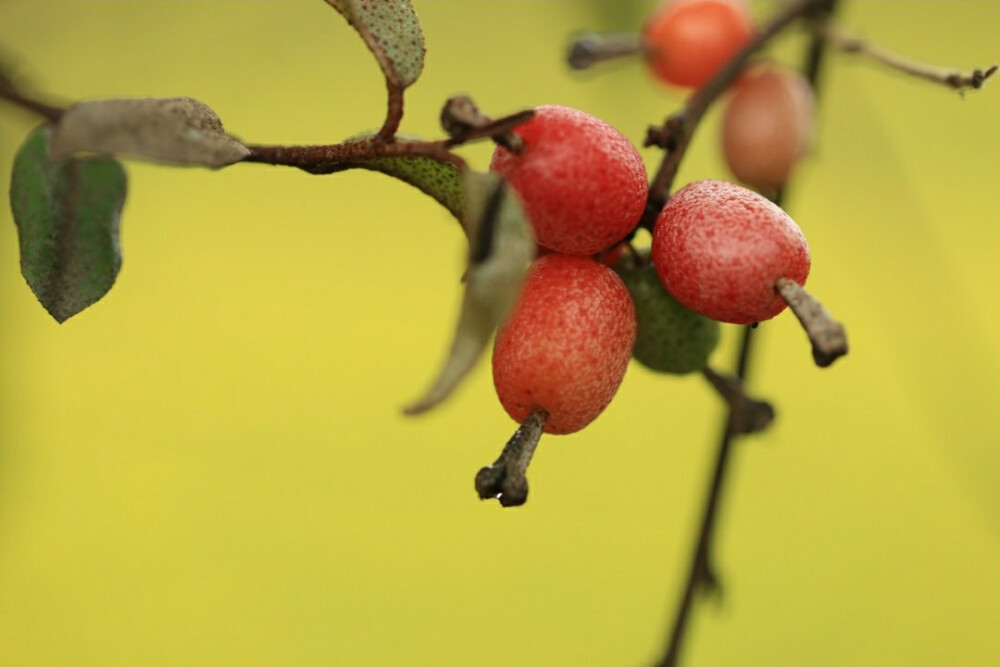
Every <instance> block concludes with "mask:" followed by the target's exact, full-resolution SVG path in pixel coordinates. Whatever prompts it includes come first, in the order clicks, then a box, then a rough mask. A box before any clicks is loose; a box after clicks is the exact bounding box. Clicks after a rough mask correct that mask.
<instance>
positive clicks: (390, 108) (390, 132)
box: [378, 79, 406, 142]
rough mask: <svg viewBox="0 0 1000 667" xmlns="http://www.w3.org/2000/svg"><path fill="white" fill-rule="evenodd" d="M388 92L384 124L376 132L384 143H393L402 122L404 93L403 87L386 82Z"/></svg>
mask: <svg viewBox="0 0 1000 667" xmlns="http://www.w3.org/2000/svg"><path fill="white" fill-rule="evenodd" d="M386 87H387V90H388V93H389V94H388V100H387V104H386V113H385V122H384V123H382V129H380V130H379V131H378V138H379V139H381V140H382V141H385V142H390V141H393V140H394V139H395V138H396V131H397V130H398V129H399V124H400V122H402V120H403V97H404V93H405V92H406V88H405V86H401V85H398V84H394V83H391V82H390V81H389V80H388V79H387V80H386Z"/></svg>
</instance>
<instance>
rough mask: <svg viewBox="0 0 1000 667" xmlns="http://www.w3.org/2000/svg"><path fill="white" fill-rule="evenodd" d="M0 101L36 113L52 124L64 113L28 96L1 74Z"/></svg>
mask: <svg viewBox="0 0 1000 667" xmlns="http://www.w3.org/2000/svg"><path fill="white" fill-rule="evenodd" d="M0 99H4V100H7V101H8V102H11V103H12V104H15V105H17V106H19V107H21V108H22V109H26V110H28V111H31V112H33V113H36V114H38V115H39V116H42V117H43V118H45V119H46V120H48V121H50V122H53V123H55V122H56V121H58V120H59V118H60V117H62V115H63V113H64V112H65V111H66V110H65V109H64V108H63V107H58V106H54V105H52V104H47V103H45V102H42V101H41V100H38V99H36V98H34V97H32V96H31V95H28V94H27V93H25V92H24V91H23V90H21V89H20V88H19V87H18V86H16V85H15V84H14V82H13V81H11V80H10V79H9V78H8V77H6V76H4V75H3V74H0Z"/></svg>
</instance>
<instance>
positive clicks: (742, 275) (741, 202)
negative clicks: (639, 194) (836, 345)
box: [650, 180, 809, 324]
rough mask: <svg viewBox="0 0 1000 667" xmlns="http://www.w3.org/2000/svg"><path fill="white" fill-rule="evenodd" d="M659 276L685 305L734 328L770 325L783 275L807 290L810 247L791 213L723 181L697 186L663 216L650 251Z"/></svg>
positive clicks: (692, 185) (691, 186) (780, 307)
mask: <svg viewBox="0 0 1000 667" xmlns="http://www.w3.org/2000/svg"><path fill="white" fill-rule="evenodd" d="M650 257H651V259H652V260H653V265H654V266H655V267H656V272H657V275H659V276H660V281H661V282H662V283H663V286H664V287H666V289H667V291H668V292H670V293H671V294H672V295H673V296H674V298H675V299H677V300H678V301H679V302H680V303H681V304H682V305H684V306H685V307H687V308H690V309H691V310H693V311H695V312H696V313H701V314H702V315H704V316H705V317H710V318H712V319H713V320H719V321H721V322H732V323H734V324H752V323H754V322H760V321H762V320H767V319H770V318H772V317H774V316H775V315H777V314H778V313H780V312H781V311H782V310H784V308H785V302H784V301H783V300H782V299H781V297H780V296H779V295H778V294H777V292H776V291H775V289H774V282H775V281H776V280H777V279H778V278H781V277H782V276H784V277H786V278H789V279H791V280H794V281H795V282H797V283H799V284H800V285H804V284H805V282H806V278H807V277H808V275H809V247H808V245H807V244H806V239H805V236H803V234H802V230H800V229H799V227H798V225H796V224H795V221H793V220H792V219H791V218H790V217H788V214H787V213H785V212H784V211H782V210H781V209H780V208H779V207H778V206H776V205H775V204H774V203H773V202H771V201H770V200H768V199H765V198H764V197H762V196H761V195H759V194H757V193H756V192H753V191H752V190H747V189H746V188H744V187H741V186H739V185H735V184H733V183H727V182H725V181H711V180H709V181H695V182H694V183H690V184H688V185H686V186H684V187H683V188H681V189H680V190H678V191H677V192H676V193H674V195H673V196H672V197H671V198H670V200H669V201H668V202H667V204H666V205H665V206H664V207H663V210H662V211H660V215H659V217H658V218H657V220H656V226H655V227H654V228H653V245H652V248H651V251H650Z"/></svg>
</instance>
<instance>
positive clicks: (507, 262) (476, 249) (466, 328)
mask: <svg viewBox="0 0 1000 667" xmlns="http://www.w3.org/2000/svg"><path fill="white" fill-rule="evenodd" d="M463 184H464V189H465V201H466V202H467V209H466V211H465V227H466V230H467V232H468V234H469V267H468V270H467V272H466V283H465V294H464V296H463V298H462V312H461V314H460V315H459V318H458V326H457V327H456V330H455V336H454V339H453V341H452V345H451V350H450V352H449V354H448V358H447V359H446V360H445V363H444V365H443V366H442V368H441V370H440V372H439V373H438V376H437V378H436V379H435V380H434V382H433V383H432V385H431V387H430V389H429V390H428V391H427V392H426V393H425V394H424V396H423V397H421V398H420V399H418V400H417V401H415V402H414V403H413V404H411V405H409V406H407V407H406V408H405V409H404V411H405V412H406V413H407V414H411V415H413V414H419V413H421V412H425V411H427V410H429V409H431V408H432V407H434V406H435V405H437V404H439V403H440V402H441V401H443V400H444V399H445V398H447V397H448V396H449V395H450V394H451V392H452V391H453V390H454V389H455V387H457V386H458V384H459V382H461V380H462V378H464V377H465V375H466V374H467V373H468V372H469V371H470V370H471V369H472V367H473V366H474V365H475V363H476V361H477V360H478V359H479V357H480V356H481V355H482V353H483V350H485V349H486V346H487V345H488V344H489V341H490V338H491V337H492V336H493V333H494V331H495V330H496V328H497V327H498V326H499V325H500V324H502V323H503V322H504V321H505V320H506V319H507V317H508V315H510V312H511V309H512V308H513V307H514V304H515V303H516V302H517V298H518V295H519V294H520V293H521V285H522V284H523V283H524V275H525V271H526V269H527V267H528V264H529V263H530V262H531V259H532V258H533V257H534V255H535V237H534V234H533V233H532V230H531V226H530V225H529V224H528V221H527V218H525V216H524V211H523V210H522V209H521V204H520V202H518V200H517V198H516V197H515V196H514V194H513V193H512V192H511V190H510V189H509V188H508V187H507V185H506V183H505V182H504V181H503V180H501V179H500V178H498V177H497V176H494V175H493V174H481V173H477V172H472V171H470V172H467V173H466V174H465V178H464V179H463Z"/></svg>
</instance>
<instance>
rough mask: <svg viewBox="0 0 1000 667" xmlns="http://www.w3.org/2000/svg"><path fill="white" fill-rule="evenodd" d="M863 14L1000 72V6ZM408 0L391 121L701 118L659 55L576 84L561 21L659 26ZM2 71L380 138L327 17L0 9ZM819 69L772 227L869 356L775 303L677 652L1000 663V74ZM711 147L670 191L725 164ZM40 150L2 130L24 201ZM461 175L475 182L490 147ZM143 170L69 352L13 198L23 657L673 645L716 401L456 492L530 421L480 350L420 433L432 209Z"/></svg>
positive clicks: (296, 0)
mask: <svg viewBox="0 0 1000 667" xmlns="http://www.w3.org/2000/svg"><path fill="white" fill-rule="evenodd" d="M844 4H845V6H844V11H843V14H842V19H843V22H844V23H845V24H846V25H847V26H849V27H852V28H854V29H856V31H857V32H859V33H860V34H862V35H864V36H866V37H868V38H870V39H872V40H875V41H877V42H879V43H880V44H882V45H884V46H886V47H888V48H891V49H895V50H898V51H901V52H904V53H908V54H909V55H911V56H913V57H915V58H918V59H921V60H924V61H927V62H930V63H937V64H942V65H952V66H955V67H959V68H962V69H963V70H964V69H971V68H973V67H982V66H986V65H989V64H991V63H993V62H997V61H1000V47H998V46H997V42H996V27H997V26H998V25H1000V3H997V2H959V1H947V2H945V1H941V2H938V1H927V2H879V1H874V0H869V1H862V0H857V1H853V2H852V1H851V0H847V1H846V2H845V3H844ZM415 5H416V7H417V10H418V12H419V13H420V16H421V18H422V21H423V24H424V29H425V32H426V36H427V47H428V53H427V60H426V68H425V71H424V73H423V75H422V77H421V79H420V81H418V82H417V84H416V85H415V87H414V88H413V89H412V90H411V91H410V93H409V94H408V97H407V115H406V118H405V120H404V123H403V130H404V131H406V132H411V133H416V134H421V135H424V136H428V137H437V136H440V131H439V129H438V127H437V120H436V119H437V115H438V112H439V109H440V106H441V103H442V102H443V101H444V99H445V98H446V97H447V96H449V95H451V94H454V93H457V92H467V93H469V94H471V95H472V96H473V97H474V98H475V99H476V100H477V101H478V102H479V104H480V106H481V107H482V108H483V109H484V110H485V111H487V112H488V113H491V114H494V115H500V114H503V113H507V112H512V111H515V110H518V109H521V108H524V107H530V106H534V105H536V104H542V103H557V104H566V105H570V106H575V107H578V108H581V109H583V110H585V111H588V112H589V113H592V114H594V115H597V116H600V117H602V118H604V119H605V120H607V121H609V122H611V123H612V124H614V125H615V126H617V127H618V128H619V129H621V130H622V131H623V132H624V133H625V134H627V135H628V136H630V137H631V138H632V139H633V140H634V141H636V142H637V143H639V142H641V140H642V137H643V134H644V131H645V127H646V126H647V124H650V123H655V122H658V121H660V120H661V119H662V118H663V117H664V116H666V115H667V114H669V113H671V112H672V111H674V110H676V109H677V108H678V107H679V106H680V104H681V103H682V100H683V98H682V97H681V96H680V94H679V93H678V92H677V91H671V90H666V89H664V88H662V87H659V86H657V85H655V84H654V83H652V82H651V81H650V79H649V77H648V76H647V75H646V73H645V72H644V71H643V69H642V67H641V66H640V64H639V63H637V62H631V63H627V64H621V65H615V66H611V67H609V68H607V69H603V70H601V71H600V72H597V73H592V74H588V75H585V76H580V75H571V74H570V73H569V72H567V70H566V68H565V66H564V65H563V63H562V57H563V51H564V49H565V46H566V44H567V41H568V39H569V36H570V35H571V34H573V33H574V31H576V30H579V29H588V28H589V29H596V30H630V29H635V27H636V26H637V25H638V22H640V21H641V19H642V16H643V15H644V14H645V13H646V12H648V11H649V9H650V8H651V7H652V6H653V3H651V2H631V1H629V0H593V1H591V0H566V1H558V0H553V1H544V2H543V1H541V0H533V1H518V0H483V1H474V0H416V2H415ZM773 8H774V3H772V2H759V3H756V4H754V9H755V11H756V12H757V13H758V15H760V16H765V15H766V14H767V13H768V12H770V11H771V10H772V9H773ZM0 45H2V47H3V50H4V54H5V59H6V60H7V61H8V62H12V63H13V64H14V65H15V66H16V67H17V69H18V70H19V71H21V72H22V73H24V74H26V75H27V76H28V77H30V80H31V81H32V82H33V83H34V84H35V85H36V86H37V87H38V88H39V89H40V90H44V91H50V92H51V93H53V94H57V95H58V96H61V99H62V100H65V101H72V100H77V99H83V98H93V97H115V96H174V95H189V96H192V97H196V98H198V99H200V100H202V101H204V102H206V103H207V104H209V105H210V106H211V107H213V108H214V109H215V110H216V111H217V112H218V114H219V115H220V117H221V118H222V120H223V122H224V123H225V124H226V127H227V129H228V130H229V131H230V132H232V133H233V134H235V135H237V136H239V137H242V138H244V139H245V140H247V141H251V142H257V143H289V144H290V143H329V142H334V141H338V140H340V139H342V138H344V137H346V136H349V135H351V134H354V133H356V132H358V131H361V130H365V129H369V128H373V127H377V126H378V125H379V124H380V123H381V119H382V114H383V110H384V84H383V82H382V80H381V77H380V74H379V72H378V69H377V67H376V65H375V63H374V60H373V59H372V58H371V57H370V56H369V54H368V53H367V51H366V50H365V48H364V46H363V44H362V43H361V41H360V40H359V39H358V38H357V36H356V35H355V34H354V33H353V31H351V30H350V28H349V27H348V26H347V25H346V23H344V21H343V20H342V19H341V18H340V17H339V16H338V15H337V14H336V13H335V12H334V11H333V10H331V8H330V7H328V6H326V5H325V3H322V2H318V1H313V0H263V1H258V2H248V1H245V2H235V1H200V0H199V1H191V2H167V1H149V2H146V1H100V0H91V1H87V2H76V1H56V0H31V1H25V0H5V1H4V2H2V3H0ZM801 47H802V38H801V36H798V37H796V36H792V37H789V38H787V39H783V40H782V41H781V42H780V43H779V44H778V45H777V46H776V48H777V51H776V52H777V53H779V54H781V55H785V56H790V57H796V56H797V54H798V52H799V51H800V50H801ZM829 65H830V67H829V68H828V69H827V70H826V72H825V75H826V76H824V80H823V93H822V102H821V107H822V109H821V114H820V118H819V127H818V133H817V139H816V149H815V153H814V155H813V156H812V157H811V158H810V160H809V161H808V163H807V164H805V165H804V167H803V168H802V169H801V171H800V173H799V174H798V178H797V180H796V182H795V184H794V187H793V189H792V191H791V193H790V197H789V199H788V201H787V208H788V210H789V212H790V213H791V214H792V217H794V218H795V219H796V220H797V221H798V222H799V223H800V225H801V226H802V227H803V229H804V231H805V233H806V236H807V237H808V238H809V240H810V245H811V249H812V254H813V270H812V275H811V276H810V281H809V287H810V288H811V290H812V291H813V292H814V293H815V294H817V295H819V296H820V297H821V298H822V299H823V300H824V301H825V303H826V304H827V306H828V307H829V308H830V310H832V311H833V312H834V313H835V314H836V315H837V317H838V318H840V319H841V320H843V321H844V322H845V323H846V324H847V326H848V331H849V335H850V339H851V345H852V349H851V353H850V355H848V356H847V357H846V358H844V359H842V360H841V361H839V362H837V364H835V365H834V366H833V367H832V368H829V369H826V370H820V369H818V368H816V367H815V366H814V365H813V364H812V362H811V359H810V355H809V350H808V344H807V343H806V341H805V339H804V337H803V335H802V333H801V331H800V330H799V328H798V326H797V324H796V323H795V321H794V320H793V318H792V317H791V316H790V315H783V316H781V317H779V318H777V319H775V320H773V321H771V322H768V323H766V324H764V325H763V326H762V327H761V329H760V333H761V334H762V335H761V336H760V342H761V343H762V345H761V347H760V349H759V350H758V352H759V356H758V357H757V360H756V362H755V364H754V366H753V368H752V374H753V380H752V382H751V386H752V389H753V391H754V392H755V393H757V394H759V395H761V396H764V397H767V398H769V399H771V400H772V401H773V402H774V404H775V405H776V407H777V410H778V420H777V421H776V423H775V424H774V426H773V428H772V429H771V430H770V431H768V432H767V433H765V434H763V435H761V436H758V437H754V438H752V439H747V440H745V441H742V442H741V444H740V445H739V447H738V449H737V450H736V452H735V454H736V455H735V460H734V468H733V470H732V477H731V478H730V481H731V484H730V486H729V488H728V492H727V494H726V497H725V503H726V504H725V507H724V510H723V514H722V517H721V524H720V526H719V527H720V531H721V532H720V535H719V538H718V562H719V566H720V569H721V575H722V577H723V580H724V585H725V587H726V588H725V596H724V598H723V600H722V603H721V604H712V603H705V604H702V605H700V606H698V607H697V609H696V611H695V617H694V622H693V626H692V628H691V634H690V637H689V642H688V644H687V651H686V653H685V657H686V658H687V662H689V663H691V664H799V665H805V664H811V665H826V664H845V665H848V664H849V665H870V664H946V663H947V664H998V663H1000V631H998V628H1000V495H998V481H1000V451H998V443H1000V436H998V431H1000V419H998V416H997V414H998V408H1000V400H998V399H1000V392H998V378H1000V343H998V340H1000V310H998V309H997V307H996V305H995V304H996V289H997V287H998V278H1000V262H998V261H997V258H996V254H997V251H998V250H1000V244H998V241H1000V232H998V231H997V228H998V224H997V223H998V222H1000V214H998V212H997V203H996V194H995V193H996V187H997V182H998V176H1000V163H998V157H997V156H998V155H1000V122H998V120H997V118H998V109H1000V81H998V82H993V83H992V85H987V86H986V87H985V88H984V89H983V90H982V91H978V92H973V93H970V94H968V95H966V96H965V97H964V98H963V97H961V96H959V95H958V94H955V93H952V92H950V91H947V90H945V89H943V88H938V87H935V86H933V85H931V84H927V83H922V82H918V81H915V80H912V79H909V78H906V77H904V76H901V75H897V74H894V73H891V72H886V71H883V70H881V69H879V68H878V67H874V66H871V65H869V64H867V63H864V62H862V61H859V60H857V59H856V58H854V57H851V56H846V55H838V56H835V57H833V58H831V59H830V61H829ZM716 120H717V115H715V114H713V115H712V117H711V118H710V119H709V122H708V123H707V124H706V125H705V126H704V127H703V128H702V129H701V131H700V132H699V134H698V136H697V140H696V143H695V145H694V147H693V149H692V153H691V154H690V155H689V156H688V159H687V161H686V163H685V166H684V169H683V170H682V173H681V178H680V181H681V182H684V181H689V180H694V179H696V178H704V177H726V172H725V170H724V167H723V166H722V163H721V160H720V158H719V156H718V151H717V147H716V136H715V123H716ZM34 122H35V119H34V118H31V117H30V116H28V115H27V114H24V113H22V112H21V111H19V110H15V109H13V108H12V107H11V106H10V105H0V173H2V174H4V176H3V179H4V181H3V182H4V184H5V185H4V187H5V188H6V184H7V183H8V182H9V181H8V180H7V179H8V178H9V176H8V174H9V172H10V161H11V159H12V156H13V154H14V152H15V150H16V148H17V146H18V145H19V144H20V142H21V140H22V138H23V137H24V135H25V134H26V133H27V132H28V130H29V129H30V128H31V127H32V125H33V123H34ZM462 152H463V154H465V155H466V156H467V157H468V158H469V160H470V161H471V162H472V163H473V164H474V165H477V166H478V167H480V168H485V166H486V163H487V160H488V156H489V152H490V149H489V147H488V146H474V147H468V148H466V149H463V151H462ZM643 155H644V157H645V158H646V160H647V164H648V165H650V166H651V167H652V166H653V165H654V164H655V163H656V161H657V159H658V154H657V151H656V150H654V149H643ZM128 170H129V176H130V194H129V198H128V201H127V204H126V207H125V212H124V217H123V223H122V225H123V226H122V245H123V250H124V258H125V263H124V268H123V270H122V273H121V275H120V276H119V279H118V283H117V285H116V286H115V287H114V288H113V289H112V291H111V292H110V294H109V295H108V296H107V297H106V298H105V299H104V300H102V301H101V302H99V303H98V304H97V305H95V306H93V307H91V308H90V309H88V310H86V311H84V312H83V313H82V314H80V315H78V316H77V317H75V318H73V319H71V320H70V321H69V322H67V323H66V324H64V325H61V326H60V325H57V324H56V323H55V321H54V320H53V319H52V318H51V317H50V316H49V315H48V314H47V313H45V311H44V310H43V309H42V308H41V306H39V305H38V304H37V303H36V302H35V300H34V297H33V296H32V294H31V292H30V290H29V289H28V288H27V286H26V285H25V284H24V281H23V279H22V278H21V276H20V272H19V267H18V257H17V237H16V233H15V228H14V225H13V224H12V221H11V219H10V214H9V211H8V209H7V207H6V205H5V206H4V207H3V209H2V211H0V218H2V219H0V322H2V334H0V663H4V664H151V665H154V664H155V665H160V664H186V663H191V664H336V665H629V664H643V663H648V662H651V661H653V660H654V659H655V658H656V657H657V656H658V655H659V652H660V650H661V645H662V643H663V641H664V637H665V632H666V628H667V625H668V623H669V621H670V620H671V617H672V615H673V610H674V603H675V597H676V595H677V593H678V592H679V589H680V586H681V583H682V580H683V577H684V576H685V573H686V569H687V562H688V558H689V549H690V544H691V541H692V539H693V535H694V530H695V525H696V521H697V517H698V514H699V513H700V511H701V504H702V499H703V494H704V486H705V482H706V479H707V475H708V472H709V466H710V464H711V460H712V457H713V453H714V449H715V446H716V445H715V442H716V440H717V436H718V432H719V429H720V422H721V419H722V409H721V405H720V403H719V401H718V399H716V397H715V396H713V395H712V393H711V392H710V391H709V389H708V387H707V386H706V385H705V383H704V382H703V381H701V380H700V379H698V378H697V377H686V378H676V377H665V376H656V375H654V374H652V373H650V372H647V371H645V369H643V368H640V367H638V366H635V365H633V367H632V368H631V369H630V370H629V373H628V375H627V376H626V379H625V382H624V384H623V386H622V389H621V391H620V392H619V396H618V398H617V399H616V401H615V402H614V403H613V404H612V405H611V407H610V408H609V409H608V410H607V412H606V413H605V414H604V415H602V416H601V418H600V419H598V420H597V421H596V422H595V423H594V424H593V425H592V426H590V427H589V428H587V429H586V430H584V431H582V432H580V433H578V434H575V435H570V436H560V437H553V436H549V437H547V438H544V439H543V441H542V445H541V447H540V450H539V455H538V457H537V459H536V461H535V463H534V464H533V466H532V468H531V471H530V475H529V477H530V480H531V484H532V492H531V499H530V500H529V502H528V504H527V505H526V506H524V507H523V508H520V509H515V510H503V509H501V508H500V507H499V506H498V505H497V504H496V503H495V502H482V501H480V500H478V499H477V497H476V495H475V493H474V491H473V487H472V478H473V475H474V473H475V471H476V470H477V469H478V468H479V467H480V466H481V465H483V464H486V463H489V462H491V461H492V460H493V458H494V457H495V455H496V454H497V452H498V451H499V449H500V447H501V446H502V444H503V443H504V441H505V440H506V439H507V438H508V437H509V435H510V433H511V432H512V430H513V428H514V425H513V424H512V422H511V421H510V420H509V418H508V417H507V416H506V414H505V413H504V412H503V410H502V409H501V408H500V407H499V405H498V403H497V401H496V399H495V396H494V393H493V389H492V384H491V380H490V373H489V365H488V363H485V362H484V363H482V364H480V365H479V367H478V368H477V370H476V371H475V373H474V374H473V375H472V377H471V379H470V380H469V381H468V382H467V384H465V385H464V386H463V387H462V388H461V389H460V390H459V392H458V393H457V395H455V396H454V397H453V399H452V400H450V401H449V402H448V403H447V404H445V405H444V406H443V407H442V408H440V409H439V410H437V411H436V412H434V413H432V414H430V415H428V416H425V417H421V418H405V417H403V416H402V414H401V411H400V408H401V406H403V405H404V404H405V403H407V402H408V401H410V400H412V399H414V398H415V397H416V396H417V395H418V394H419V393H420V392H421V391H422V390H423V389H425V387H426V385H427V383H428V382H429V381H430V379H431V377H432V376H433V374H434V372H435V370H436V368H437V365H438V364H439V363H440V361H441V359H442V357H443V355H444V352H445V349H446V347H447V343H448V338H449V336H450V333H451V329H452V326H453V320H454V318H455V316H456V313H457V306H458V303H459V298H460V285H459V282H458V277H459V275H460V273H461V270H462V263H463V239H462V236H461V234H460V232H459V230H458V228H457V225H456V224H455V223H454V222H453V221H452V220H451V219H449V216H448V214H447V213H446V212H445V211H444V209H442V208H441V207H439V206H438V205H437V204H435V203H434V202H433V201H432V200H431V199H429V198H427V197H425V196H424V195H422V194H420V193H419V192H417V191H416V190H413V189H411V188H409V187H408V186H406V185H403V184H400V183H397V182H394V181H392V180H391V179H388V178H386V177H384V176H381V175H378V174H372V173H363V172H359V173H353V172H351V173H342V174H335V175H331V176H310V175H308V174H305V173H304V172H299V171H297V170H292V169H287V168H278V167H268V166H263V165H237V166H234V167H231V168H227V169H225V170H222V171H219V172H209V171H205V170H199V169H175V168H167V167H161V166H156V165H149V164H142V163H138V162H130V163H129V164H128ZM735 335H736V331H735V330H730V331H727V333H726V342H725V345H724V346H723V347H722V348H721V349H720V350H719V351H718V352H717V354H716V357H715V361H716V363H717V364H718V365H719V366H721V367H728V366H729V365H730V364H731V357H732V354H733V342H734V341H735Z"/></svg>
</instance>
